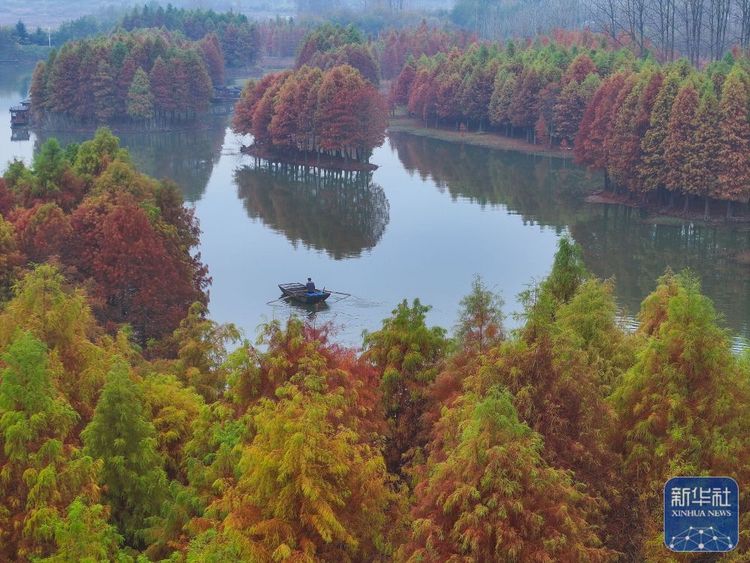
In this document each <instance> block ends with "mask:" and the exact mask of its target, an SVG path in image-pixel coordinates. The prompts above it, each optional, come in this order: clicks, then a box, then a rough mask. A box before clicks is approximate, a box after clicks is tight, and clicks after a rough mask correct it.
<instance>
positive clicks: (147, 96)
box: [127, 67, 154, 121]
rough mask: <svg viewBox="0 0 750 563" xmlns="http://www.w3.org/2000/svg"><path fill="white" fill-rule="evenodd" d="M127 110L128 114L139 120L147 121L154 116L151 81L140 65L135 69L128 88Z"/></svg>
mask: <svg viewBox="0 0 750 563" xmlns="http://www.w3.org/2000/svg"><path fill="white" fill-rule="evenodd" d="M127 112H128V116H130V117H131V118H133V119H136V120H139V121H147V120H149V119H151V118H153V117H154V95H153V94H152V93H151V82H150V81H149V78H148V74H146V73H145V71H144V70H143V69H142V68H140V67H139V68H138V70H136V71H135V74H134V75H133V81H132V82H131V83H130V88H129V89H128V99H127Z"/></svg>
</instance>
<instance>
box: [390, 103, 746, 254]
mask: <svg viewBox="0 0 750 563" xmlns="http://www.w3.org/2000/svg"><path fill="white" fill-rule="evenodd" d="M387 132H388V133H391V132H393V133H407V134H409V135H414V136H417V137H426V138H430V139H436V140H439V141H445V142H448V143H461V144H467V145H473V146H478V147H484V148H488V149H491V150H500V151H513V152H518V153H521V154H528V155H533V156H545V157H550V158H560V159H564V160H572V158H573V151H572V150H564V149H560V148H549V147H544V146H541V145H531V144H529V143H527V142H526V141H524V140H523V139H515V138H511V137H506V136H504V135H499V134H496V133H486V132H485V133H479V132H467V131H456V130H453V129H447V128H434V127H429V126H426V125H424V124H423V123H422V122H421V121H420V120H419V119H417V118H414V117H407V116H405V115H398V116H396V117H392V118H390V120H389V122H388V129H387ZM583 199H584V201H585V202H586V203H590V204H594V205H624V206H627V207H632V208H634V209H639V210H642V211H645V212H646V213H647V214H648V219H647V220H649V221H651V222H654V223H657V222H660V221H659V219H662V220H664V219H668V220H674V221H679V222H680V223H694V224H698V225H706V226H729V225H734V226H739V225H747V224H748V223H750V216H748V215H740V216H734V217H730V218H729V219H727V218H726V217H724V216H722V215H718V216H717V215H716V214H712V215H711V216H709V217H708V219H706V218H704V216H703V212H702V211H700V212H696V211H692V210H691V211H688V212H687V213H685V212H683V211H682V210H680V209H668V208H666V207H664V206H663V205H659V204H656V203H649V202H645V203H644V202H639V201H636V200H634V199H632V198H630V197H628V196H627V195H615V194H613V193H610V192H607V191H605V189H604V186H602V188H601V189H600V190H596V191H593V192H591V193H590V194H589V195H587V196H586V197H584V198H583ZM712 206H715V204H712ZM749 256H750V254H749ZM746 260H748V262H750V258H746Z"/></svg>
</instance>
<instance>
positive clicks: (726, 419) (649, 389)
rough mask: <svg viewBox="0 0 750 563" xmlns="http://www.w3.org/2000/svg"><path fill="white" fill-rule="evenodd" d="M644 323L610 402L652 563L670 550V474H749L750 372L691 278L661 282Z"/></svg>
mask: <svg viewBox="0 0 750 563" xmlns="http://www.w3.org/2000/svg"><path fill="white" fill-rule="evenodd" d="M639 320H640V328H639V333H640V336H641V338H643V339H644V343H643V345H642V347H641V349H640V350H639V352H638V354H637V361H636V363H635V364H634V365H633V367H632V368H630V369H629V370H628V371H627V373H626V374H625V375H624V376H623V378H622V379H621V381H620V383H619V384H618V385H617V387H616V388H615V391H614V393H613V395H612V402H613V404H614V406H615V408H616V410H617V412H618V415H619V420H620V422H619V426H618V432H617V444H616V445H617V448H618V449H619V451H620V452H621V454H622V456H623V466H622V476H623V482H624V483H627V489H626V491H625V493H626V495H627V496H628V497H629V499H630V501H629V503H628V504H630V505H631V506H633V507H634V508H635V510H634V515H633V518H632V519H631V530H638V531H641V532H642V536H641V537H640V541H636V545H637V552H636V553H634V554H632V556H633V557H634V558H635V559H636V560H650V559H652V558H659V557H662V556H663V554H664V545H663V538H662V535H661V529H662V528H661V527H662V518H663V515H662V491H663V487H664V483H665V482H666V481H667V480H668V479H669V478H670V477H672V476H674V475H728V476H732V477H734V478H735V479H736V480H737V481H738V482H740V483H743V482H747V480H748V478H750V464H748V459H750V437H748V434H747V432H746V429H747V428H748V425H750V407H749V406H748V405H750V383H749V382H750V374H748V370H747V365H746V364H744V363H742V362H741V361H740V360H739V359H738V358H737V357H735V356H734V354H733V353H732V349H731V345H730V340H729V338H728V334H727V332H726V331H725V330H724V329H722V328H721V327H720V326H719V324H718V318H717V314H716V311H715V310H714V307H713V304H712V303H711V301H710V300H709V299H708V298H707V297H704V296H703V295H701V292H700V285H699V284H698V282H697V281H696V280H695V279H694V278H692V277H691V276H689V275H688V274H682V275H674V274H672V273H667V274H666V275H665V276H664V277H662V278H661V279H660V280H659V284H658V286H657V287H656V290H655V291H654V292H653V293H652V294H651V295H649V296H648V297H647V298H646V299H645V300H644V301H643V305H642V306H641V312H640V315H639ZM745 497H746V494H745V495H743V499H742V500H741V502H746V498H745ZM745 519H747V516H745ZM745 526H746V524H745V523H742V524H741V528H744V527H745ZM635 539H636V540H637V538H635ZM745 549H747V548H745Z"/></svg>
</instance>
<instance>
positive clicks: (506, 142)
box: [386, 115, 573, 160]
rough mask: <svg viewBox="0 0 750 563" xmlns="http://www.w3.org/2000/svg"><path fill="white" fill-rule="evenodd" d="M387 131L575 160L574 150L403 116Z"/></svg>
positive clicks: (393, 120)
mask: <svg viewBox="0 0 750 563" xmlns="http://www.w3.org/2000/svg"><path fill="white" fill-rule="evenodd" d="M386 131H387V132H389V133H390V132H393V133H409V134H411V135H416V136H418V137H429V138H430V139H437V140H440V141H446V142H450V143H464V144H467V145H473V146H477V147H485V148H489V149H495V150H505V151H515V152H520V153H524V154H530V155H533V156H547V157H552V158H561V159H566V160H567V159H572V158H573V151H572V150H563V149H559V148H549V147H545V146H543V145H531V144H529V143H527V142H526V141H524V140H523V139H516V138H513V137H506V136H504V135H499V134H497V133H488V132H483V133H479V132H477V131H456V130H455V129H448V128H435V127H429V126H427V125H424V124H423V123H422V122H421V121H420V120H419V119H417V118H414V117H406V116H403V115H399V116H396V117H391V118H389V120H388V128H387V130H386Z"/></svg>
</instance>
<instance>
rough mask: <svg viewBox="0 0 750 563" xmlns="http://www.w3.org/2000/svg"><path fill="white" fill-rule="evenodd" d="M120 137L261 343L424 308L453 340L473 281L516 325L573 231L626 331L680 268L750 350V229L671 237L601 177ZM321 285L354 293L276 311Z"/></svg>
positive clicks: (212, 134)
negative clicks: (262, 156)
mask: <svg viewBox="0 0 750 563" xmlns="http://www.w3.org/2000/svg"><path fill="white" fill-rule="evenodd" d="M4 71H5V69H0V73H2V75H1V76H0V109H2V110H3V114H4V116H3V117H2V118H1V120H0V156H1V157H2V162H3V163H4V162H6V161H8V160H10V159H11V158H14V157H15V158H23V159H24V160H26V161H27V162H28V161H30V159H31V158H32V155H33V151H34V148H35V145H36V144H37V143H38V140H37V136H36V135H35V134H34V133H29V139H28V140H24V141H13V142H11V131H10V128H9V116H8V114H7V109H5V108H7V107H9V106H10V105H12V104H15V103H16V102H18V100H19V99H20V97H21V96H22V95H23V94H24V93H25V91H26V89H27V88H28V71H26V72H25V73H24V72H20V71H19V72H16V73H15V74H14V73H6V72H4ZM88 135H89V134H87V133H80V134H66V135H57V136H58V137H60V138H61V140H62V141H63V142H65V141H70V140H76V141H77V140H81V139H83V138H86V137H87V136H88ZM120 136H121V138H122V142H123V144H124V145H125V146H127V147H128V148H129V149H130V151H131V153H132V155H133V159H134V160H135V162H136V163H137V164H138V165H139V166H140V167H141V168H142V169H143V170H144V171H145V172H147V173H148V174H151V175H155V176H157V177H171V178H173V179H175V180H176V181H177V182H179V183H180V185H181V186H182V187H183V190H184V193H185V198H186V200H187V201H188V202H189V204H190V205H193V206H194V207H195V210H196V213H197V215H198V217H199V219H200V221H201V228H202V230H203V235H202V244H201V249H200V251H201V254H202V258H203V260H204V261H205V262H206V263H207V264H208V265H209V268H210V271H211V275H212V277H213V285H212V287H211V315H212V317H213V318H214V319H215V320H217V321H220V322H234V323H236V324H237V325H239V326H240V327H242V328H243V329H244V330H245V333H246V334H247V335H248V336H251V337H252V336H254V334H255V331H256V327H257V325H258V324H259V323H261V322H263V321H265V320H270V319H274V318H278V319H284V318H286V317H287V316H288V315H289V314H290V313H294V314H300V315H305V316H311V318H313V319H314V322H316V323H320V322H326V321H332V322H333V323H335V324H336V325H337V326H338V327H339V338H340V339H341V340H342V341H344V342H346V343H349V344H355V345H356V344H359V343H360V342H361V333H362V331H363V330H373V329H376V328H378V326H379V325H380V322H381V320H382V319H383V318H384V317H386V316H387V315H388V314H389V313H390V311H391V310H392V309H393V308H394V307H395V305H396V304H397V303H398V302H399V301H400V300H401V299H403V298H409V299H412V298H414V297H419V298H420V299H421V300H422V302H423V303H426V304H429V305H432V306H433V309H432V311H431V312H430V316H429V319H430V321H431V322H433V323H436V324H439V325H442V326H445V327H451V326H453V324H454V322H455V319H456V315H457V310H458V304H459V301H460V300H461V297H462V296H463V295H465V294H466V293H467V291H468V290H469V287H470V283H471V279H472V277H473V276H474V274H480V275H481V276H482V277H483V278H484V280H485V281H486V283H487V284H488V285H489V286H490V287H492V288H493V289H494V290H495V291H497V292H499V293H500V294H501V295H502V296H503V298H504V300H505V302H506V305H505V310H506V313H507V314H508V315H509V317H510V316H511V315H512V313H514V312H518V310H519V304H518V300H517V295H518V293H519V292H521V291H522V290H524V289H525V288H526V287H527V286H528V284H529V283H530V282H532V281H534V280H539V279H541V278H542V277H544V276H545V275H546V274H547V273H548V271H549V268H550V265H551V263H552V257H553V255H554V251H555V247H556V244H557V240H558V238H559V237H560V236H561V235H563V234H565V233H568V234H570V235H571V236H572V237H573V238H574V239H575V240H576V241H577V242H578V243H579V244H580V245H581V246H582V248H583V252H584V256H585V259H586V263H587V265H588V267H589V268H590V269H591V270H592V271H593V272H594V273H595V274H596V275H598V276H601V277H614V278H615V279H616V283H617V285H616V287H617V289H616V292H617V299H618V303H619V305H620V307H621V309H622V315H623V318H625V319H629V318H631V317H632V315H633V314H634V313H635V312H637V308H638V306H639V304H640V301H641V300H642V299H643V297H644V296H645V295H647V294H648V293H649V292H650V291H651V290H652V289H653V287H654V285H655V280H656V279H657V277H659V276H660V275H661V274H662V273H664V271H665V269H666V268H667V267H671V268H672V269H674V270H680V269H682V268H685V267H690V268H692V269H693V270H694V271H695V272H696V273H697V274H698V275H699V276H700V277H701V278H702V280H703V287H704V291H705V292H706V293H707V294H708V295H709V296H710V297H711V298H712V299H713V300H714V301H715V303H716V307H717V309H718V310H719V311H720V312H721V313H722V314H723V315H724V317H725V322H726V324H727V326H728V327H729V328H730V329H731V330H732V332H733V334H734V335H735V336H736V337H737V339H738V340H739V338H740V337H747V336H748V335H750V326H748V324H749V323H748V320H750V267H748V266H746V265H741V264H740V263H739V262H738V261H737V260H736V259H735V257H736V255H737V254H738V253H740V252H743V251H747V250H748V248H750V229H748V227H747V226H740V227H732V228H730V227H702V226H698V225H693V224H690V223H684V224H683V223H679V222H678V223H674V222H672V223H670V224H658V223H655V222H654V221H652V220H649V219H648V218H647V217H646V216H645V215H643V214H641V213H640V212H639V211H637V210H632V209H628V208H625V207H619V206H601V205H594V204H586V203H584V201H583V197H584V195H585V193H586V192H587V191H589V190H591V189H592V188H594V187H598V186H599V185H600V181H601V180H600V178H599V177H598V176H593V177H592V176H590V175H588V174H587V173H586V172H584V171H582V170H581V169H580V168H578V167H575V166H574V165H572V164H571V163H570V162H568V161H564V160H560V159H551V158H547V157H535V156H529V155H522V154H518V153H511V152H502V151H492V150H489V149H485V148H481V147H471V146H463V145H460V144H451V143H446V142H442V141H436V140H430V139H425V138H420V137H415V136H411V135H408V134H392V135H390V137H389V138H388V139H387V141H386V143H385V145H384V146H383V147H381V148H379V149H377V150H376V151H375V154H374V155H373V159H372V162H374V163H375V164H377V165H378V166H379V168H378V170H376V171H375V172H374V173H373V174H372V175H369V176H346V177H341V176H333V175H329V176H321V175H316V174H312V173H308V174H303V173H301V172H300V171H294V170H290V169H285V168H284V167H271V166H268V165H267V164H263V163H259V162H256V161H255V160H254V159H253V158H251V157H248V156H244V155H242V154H240V152H239V148H240V146H241V144H242V143H243V142H245V143H247V142H248V139H243V138H241V137H238V136H236V135H234V134H233V133H231V131H229V130H228V129H227V120H226V118H225V117H216V118H213V119H209V120H207V121H206V123H204V124H202V125H201V127H199V128H197V129H196V130H194V131H189V132H172V133H137V134H133V133H131V134H120ZM308 275H309V276H312V277H313V279H314V280H315V282H316V283H317V284H318V286H321V287H322V286H325V287H327V288H330V289H334V290H338V291H341V292H345V293H351V294H352V296H351V297H348V298H346V299H342V300H338V301H337V300H336V299H337V298H338V297H341V296H334V297H332V298H331V299H330V300H329V303H330V304H329V305H327V306H326V307H325V308H323V309H320V310H317V311H314V312H311V311H308V310H306V309H299V308H295V307H292V306H288V305H284V304H279V303H273V300H275V299H276V298H277V297H278V294H279V292H278V289H277V287H276V286H277V284H278V283H281V282H287V281H298V280H299V281H302V280H304V278H306V277H307V276H308ZM269 302H271V303H270V304H269ZM507 324H508V325H510V326H515V324H516V321H515V320H514V319H513V318H508V320H507Z"/></svg>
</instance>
